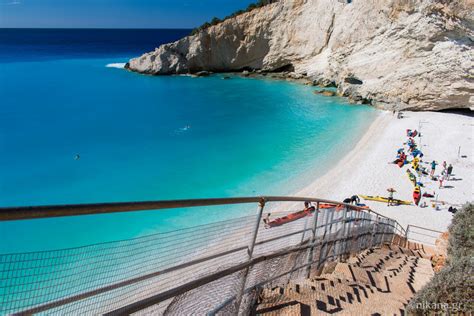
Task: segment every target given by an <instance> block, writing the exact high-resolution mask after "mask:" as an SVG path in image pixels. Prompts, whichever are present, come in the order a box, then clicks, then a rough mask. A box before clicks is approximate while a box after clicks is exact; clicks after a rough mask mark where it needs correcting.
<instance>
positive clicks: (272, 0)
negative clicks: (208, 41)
mask: <svg viewBox="0 0 474 316" xmlns="http://www.w3.org/2000/svg"><path fill="white" fill-rule="evenodd" d="M278 1H279V0H258V1H257V2H256V3H251V4H249V6H248V7H247V8H246V9H245V10H239V11H236V12H234V13H232V14H231V15H228V16H226V17H225V18H223V19H222V20H221V19H219V18H217V17H213V18H212V20H211V21H210V22H205V23H204V24H202V25H201V26H198V27H197V28H195V29H193V30H192V31H191V35H196V34H198V33H199V32H201V31H203V30H205V29H207V28H208V27H211V26H213V25H217V24H219V23H221V22H224V21H225V20H227V19H231V18H233V17H236V16H238V15H240V14H242V13H245V12H250V11H252V10H253V9H257V8H261V7H263V6H266V5H268V4H271V3H275V2H278Z"/></svg>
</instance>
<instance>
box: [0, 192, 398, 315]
mask: <svg viewBox="0 0 474 316" xmlns="http://www.w3.org/2000/svg"><path fill="white" fill-rule="evenodd" d="M305 201H309V202H314V203H317V210H319V205H320V203H328V204H333V205H335V206H336V207H345V210H346V211H347V210H348V209H351V210H355V211H358V212H360V213H359V214H361V217H360V218H358V219H348V218H346V215H345V214H346V213H344V216H343V219H339V220H336V221H333V220H332V217H331V220H330V221H329V222H326V223H325V225H321V226H319V225H318V223H317V216H315V222H314V223H313V227H312V228H305V229H303V230H302V231H301V230H300V231H297V232H290V233H289V234H288V235H285V236H289V235H295V234H297V233H301V232H303V231H312V232H313V236H312V238H310V240H309V241H310V242H309V245H306V246H305V247H306V248H307V247H314V246H315V244H316V238H315V237H316V236H315V235H314V234H315V229H316V228H318V227H323V226H326V227H327V226H330V227H329V231H328V232H329V235H331V226H332V225H333V224H334V223H336V222H343V223H345V222H350V221H353V220H361V221H367V220H368V221H369V222H372V221H376V223H379V220H380V219H388V220H390V221H391V222H385V223H384V222H383V221H381V222H380V223H381V224H383V225H384V226H385V227H387V226H388V227H392V228H394V234H397V232H398V231H399V232H401V234H400V236H405V235H406V233H407V232H406V230H405V229H404V228H403V227H402V226H401V225H400V224H399V223H398V222H397V221H396V220H393V219H391V218H389V217H386V216H384V215H381V214H379V213H377V212H374V211H372V210H370V209H367V208H365V207H359V206H356V205H352V204H346V203H342V202H337V201H332V200H325V199H318V198H309V197H285V196H261V197H240V198H217V199H190V200H167V201H145V202H124V203H100V204H76V205H52V206H27V207H4V208H0V221H13V220H26V219H39V218H50V217H63V216H80V215H92V214H106V213H119V212H132V211H150V210H161V209H174V208H186V207H198V206H217V205H230V204H247V203H259V205H260V208H259V212H258V215H257V221H256V227H255V229H254V231H253V238H252V240H251V241H250V244H249V245H248V246H244V247H238V248H235V249H231V250H228V251H225V252H222V253H218V254H214V255H211V256H207V257H204V258H198V259H195V260H191V261H189V262H186V263H183V264H181V265H177V266H174V267H170V268H167V269H164V270H161V271H154V272H152V273H149V274H147V275H142V276H139V277H136V278H132V279H128V280H125V281H121V282H117V283H114V284H108V285H106V286H104V287H102V288H97V289H94V290H91V291H88V292H83V293H80V294H77V295H73V296H70V297H65V298H63V299H59V300H57V301H53V302H49V303H45V304H43V305H40V306H35V307H32V308H30V309H27V310H24V311H22V312H20V313H19V314H29V313H37V312H42V311H47V310H49V309H51V308H54V307H57V306H61V305H64V304H68V303H71V302H75V301H78V300H81V299H85V298H88V297H91V296H94V295H97V294H100V293H105V292H109V291H111V290H113V289H118V288H122V287H124V286H126V285H130V284H136V283H138V282H140V281H143V280H147V279H151V278H153V277H156V276H158V275H162V274H164V273H168V272H171V271H176V270H178V269H181V268H183V267H188V266H191V265H194V264H197V263H202V262H205V261H208V260H211V259H215V258H218V257H221V256H224V255H227V254H230V253H235V252H237V251H241V250H245V249H247V251H248V259H247V260H246V263H245V264H244V265H242V266H241V269H240V270H242V269H246V270H248V267H249V266H250V265H249V264H252V263H255V262H256V261H255V260H256V259H257V261H258V260H263V259H261V258H260V257H256V258H253V257H252V252H253V251H252V250H253V247H254V246H255V245H259V244H264V243H266V242H271V241H274V240H277V239H280V238H284V237H285V236H277V237H274V238H270V239H268V240H263V241H259V242H256V234H257V232H258V231H259V227H258V225H259V223H260V221H261V219H262V211H263V207H264V205H265V204H266V203H267V202H305ZM346 211H345V212H346ZM317 213H318V212H316V214H317ZM363 213H366V214H369V213H371V214H374V215H376V216H377V219H375V220H372V219H370V218H364V216H362V214H363ZM383 234H384V232H382V236H383ZM326 237H329V236H326V232H325V234H324V236H323V240H324V239H325V238H326ZM343 238H346V237H343ZM318 239H319V238H318ZM326 242H333V240H326ZM306 248H305V249H306ZM277 253H278V252H277ZM272 255H274V254H272ZM272 255H270V256H272ZM326 255H328V254H326ZM268 256H269V255H266V256H264V257H265V258H268ZM313 263H314V262H308V263H307V264H306V265H305V267H306V266H308V267H311V264H313ZM319 264H320V262H318V265H319ZM235 268H236V267H233V269H235ZM219 275H221V274H219ZM221 276H222V275H221ZM202 281H203V280H201V282H202ZM243 284H245V282H244V283H243ZM188 286H189V285H188ZM175 290H178V289H175ZM175 290H171V292H173V293H175V292H174V291H175ZM181 290H182V289H181ZM244 290H245V288H242V289H241V291H240V293H241V294H242V293H243V291H244ZM171 292H170V293H171ZM170 293H168V294H170ZM162 294H163V293H162ZM158 297H161V296H158ZM154 298H155V299H156V298H157V297H154ZM161 298H162V297H161ZM141 303H142V304H143V303H144V302H141ZM148 303H149V301H148ZM137 304H138V302H137ZM132 305H134V304H132ZM135 305H136V304H135Z"/></svg>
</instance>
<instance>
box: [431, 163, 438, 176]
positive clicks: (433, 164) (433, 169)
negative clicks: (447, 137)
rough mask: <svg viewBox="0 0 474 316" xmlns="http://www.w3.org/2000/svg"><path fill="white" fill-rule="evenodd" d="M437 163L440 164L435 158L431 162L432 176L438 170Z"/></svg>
mask: <svg viewBox="0 0 474 316" xmlns="http://www.w3.org/2000/svg"><path fill="white" fill-rule="evenodd" d="M437 165H438V163H436V161H434V160H433V161H432V162H431V172H430V176H432V177H433V176H434V173H435V171H436V166H437Z"/></svg>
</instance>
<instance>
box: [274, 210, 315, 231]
mask: <svg viewBox="0 0 474 316" xmlns="http://www.w3.org/2000/svg"><path fill="white" fill-rule="evenodd" d="M315 210H316V208H315V207H314V206H311V207H309V208H307V209H305V210H302V211H298V212H295V213H291V214H288V215H286V216H283V217H279V218H275V219H274V220H272V221H269V222H268V223H267V225H268V226H269V227H276V226H280V225H283V224H286V223H290V222H293V221H296V220H298V219H300V218H303V217H306V216H309V215H311V214H312V213H313V212H314V211H315Z"/></svg>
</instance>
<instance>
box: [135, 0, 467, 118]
mask: <svg viewBox="0 0 474 316" xmlns="http://www.w3.org/2000/svg"><path fill="white" fill-rule="evenodd" d="M348 2H349V3H348ZM473 12H474V0H456V1H451V0H364V1H363V0H353V1H343V0H339V1H337V0H280V1H279V2H277V3H274V4H271V5H267V6H265V7H263V8H259V9H255V10H252V11H250V12H247V13H244V14H241V15H239V16H237V17H234V18H231V19H228V20H226V21H224V22H222V23H220V24H218V25H216V26H212V27H209V28H208V29H206V30H204V31H202V32H200V33H199V34H196V35H194V36H188V37H185V38H183V39H181V40H179V41H177V42H174V43H171V44H165V45H162V46H160V47H159V48H157V49H156V50H155V51H153V52H150V53H147V54H144V55H143V56H141V57H138V58H134V59H132V60H130V62H129V63H128V64H127V68H129V69H130V70H133V71H137V72H141V73H147V74H156V75H161V74H175V73H195V72H199V71H212V72H226V71H242V70H250V71H251V70H260V71H263V72H278V71H287V72H290V74H291V75H292V76H297V77H298V76H304V77H306V78H308V79H310V80H311V81H312V82H314V83H315V84H321V85H324V86H328V85H331V84H335V85H336V86H337V87H338V92H339V93H340V94H342V95H343V96H346V97H349V98H350V99H352V100H353V101H356V102H358V103H371V104H373V105H375V106H377V107H380V108H386V109H412V110H442V109H449V108H471V109H473V108H474V70H473V58H474V54H473V46H474V44H473V41H474V13H473Z"/></svg>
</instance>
